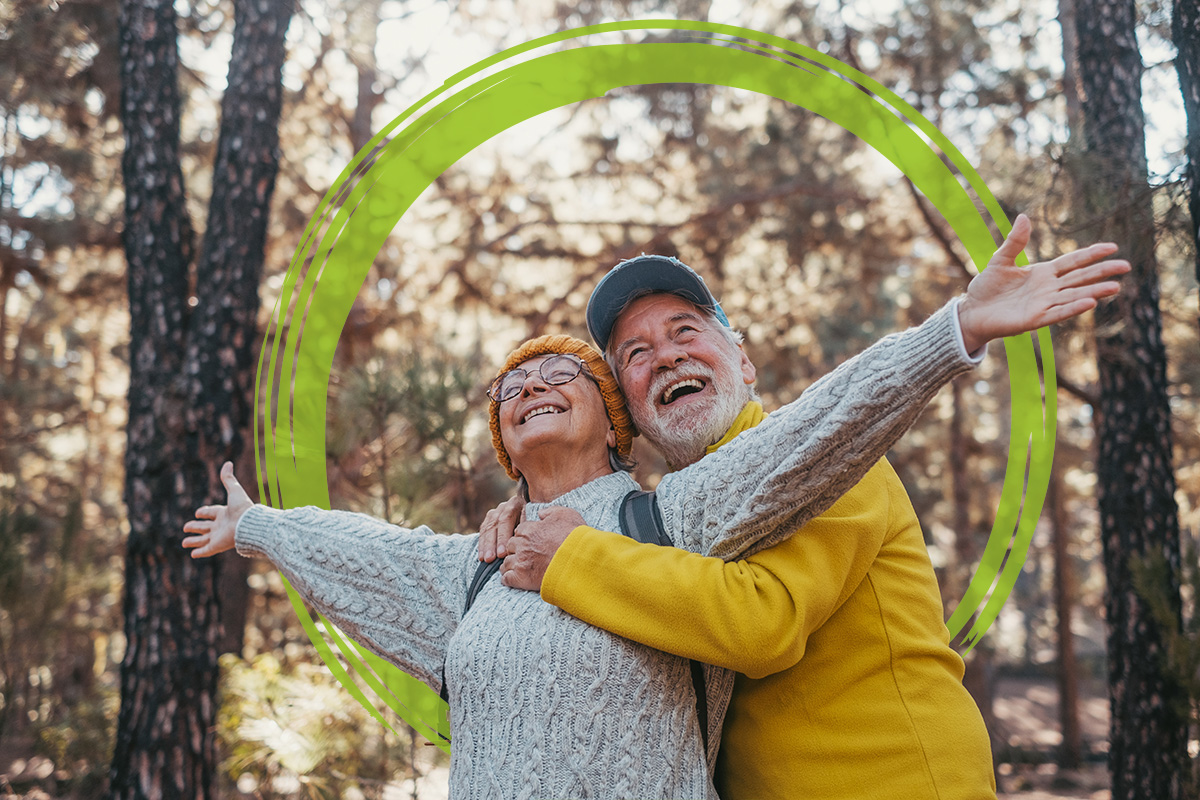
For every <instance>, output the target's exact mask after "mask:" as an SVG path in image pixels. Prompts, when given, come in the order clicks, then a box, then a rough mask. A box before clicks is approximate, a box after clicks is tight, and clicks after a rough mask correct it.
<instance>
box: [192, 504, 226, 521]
mask: <svg viewBox="0 0 1200 800" xmlns="http://www.w3.org/2000/svg"><path fill="white" fill-rule="evenodd" d="M223 508H225V506H200V507H199V508H197V509H196V519H216V518H217V514H218V513H220V511H221V509H223Z"/></svg>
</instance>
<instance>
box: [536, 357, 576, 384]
mask: <svg viewBox="0 0 1200 800" xmlns="http://www.w3.org/2000/svg"><path fill="white" fill-rule="evenodd" d="M582 366H583V363H582V362H581V361H579V360H578V359H575V358H571V357H570V356H567V355H557V356H551V357H550V358H547V359H546V360H545V361H543V362H542V366H541V367H540V368H539V369H538V372H540V373H542V380H544V381H545V382H546V383H548V384H550V385H551V386H558V385H561V384H564V383H566V382H567V381H570V380H573V379H574V378H575V376H577V375H578V374H579V370H580V369H581V368H582Z"/></svg>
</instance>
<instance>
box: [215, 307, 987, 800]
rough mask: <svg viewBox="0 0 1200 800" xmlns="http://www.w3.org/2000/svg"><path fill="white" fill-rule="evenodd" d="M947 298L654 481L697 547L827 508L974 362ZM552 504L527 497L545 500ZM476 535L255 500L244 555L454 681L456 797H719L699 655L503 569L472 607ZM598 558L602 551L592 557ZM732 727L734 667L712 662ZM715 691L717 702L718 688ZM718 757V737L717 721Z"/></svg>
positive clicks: (426, 672) (588, 491) (592, 504)
mask: <svg viewBox="0 0 1200 800" xmlns="http://www.w3.org/2000/svg"><path fill="white" fill-rule="evenodd" d="M956 313H957V311H956V305H955V303H953V302H952V303H950V304H949V305H947V306H946V307H945V308H943V309H942V310H941V311H939V312H937V313H936V314H934V315H933V316H932V317H931V318H930V319H929V320H928V321H926V322H925V323H924V324H923V325H921V326H920V327H918V328H913V329H910V330H908V331H906V332H904V333H902V334H895V335H893V336H890V337H887V338H885V339H883V340H882V341H880V342H879V343H877V344H876V345H874V346H873V347H871V348H870V349H868V350H867V351H865V352H864V353H862V354H861V355H859V356H858V357H856V358H854V359H852V360H850V361H847V362H846V363H845V364H843V365H842V366H841V367H839V368H838V369H837V370H835V371H834V372H832V373H830V374H829V375H827V376H826V377H825V378H823V379H822V380H820V381H818V382H817V383H815V384H813V386H812V387H810V388H809V389H808V391H806V392H805V393H804V395H803V398H802V399H801V400H797V401H795V402H792V403H790V404H788V405H787V406H784V407H783V408H781V409H780V410H779V411H776V412H775V413H774V414H772V415H771V416H770V417H769V418H768V419H767V420H765V421H764V422H763V423H762V424H760V425H759V426H757V427H756V428H754V429H752V430H750V431H747V432H745V433H743V434H742V435H741V436H739V437H738V438H737V439H736V440H735V441H734V442H731V443H730V444H728V445H726V446H725V447H722V448H721V449H720V450H719V451H717V452H716V453H714V454H712V455H709V456H707V457H706V458H704V459H703V460H702V461H700V462H698V463H697V464H694V465H692V466H690V467H688V468H686V469H683V470H680V471H678V472H675V473H671V474H670V475H667V476H666V477H664V478H663V479H662V481H661V482H660V484H659V486H658V498H659V504H660V509H661V511H662V514H663V520H664V522H665V524H666V527H667V530H668V533H669V534H670V535H671V538H672V539H673V540H674V542H675V543H676V544H677V545H678V546H680V547H683V548H686V549H689V550H693V551H696V552H702V553H709V554H712V555H717V556H720V557H721V558H725V559H726V560H729V559H732V558H736V557H740V556H744V555H746V554H748V553H750V552H753V551H755V550H757V549H760V548H762V547H767V546H770V545H771V544H773V543H774V542H776V541H779V540H780V539H782V538H783V537H785V536H787V535H788V534H790V533H791V532H792V531H795V530H796V529H797V528H798V527H799V526H800V525H802V524H803V523H804V522H805V521H807V520H808V519H811V518H812V517H813V516H815V515H816V514H818V513H820V512H821V511H823V510H825V509H826V508H828V507H829V506H830V505H831V504H832V503H833V502H834V501H835V500H836V499H837V498H838V497H839V496H840V495H841V494H842V492H844V491H845V490H846V489H847V488H849V487H850V486H852V485H853V484H854V483H855V482H856V481H858V480H859V478H860V477H861V476H862V475H863V474H864V473H865V472H866V471H867V470H868V469H869V468H870V467H871V465H872V464H874V463H875V461H877V460H878V459H879V458H880V457H881V456H882V455H883V454H884V453H885V452H886V451H887V449H888V448H889V447H890V446H891V445H892V444H893V443H894V442H895V441H896V439H898V438H899V437H900V435H901V434H902V433H903V432H904V431H905V430H907V428H908V427H909V426H910V425H911V424H912V422H913V421H914V420H915V418H916V417H917V415H918V414H919V413H920V412H921V410H922V409H923V408H924V406H925V404H926V403H927V402H928V400H929V399H930V398H931V397H932V396H933V394H934V393H936V391H937V389H938V388H939V387H940V386H941V385H942V384H943V383H945V382H946V381H947V380H949V379H950V378H951V377H953V376H954V375H956V374H958V373H960V372H964V371H966V370H967V369H969V368H970V367H971V366H972V365H973V363H974V362H973V361H972V360H971V359H969V358H967V357H966V354H965V352H963V350H962V346H961V344H960V343H959V341H958V340H957V339H956V334H955V332H954V328H955V325H956ZM633 488H636V484H635V483H634V481H633V480H632V478H630V477H629V476H628V475H627V474H624V473H617V474H612V475H606V476H604V477H602V478H599V479H597V480H595V481H592V482H591V483H588V484H586V485H584V486H582V487H580V488H578V489H575V490H573V491H571V492H568V493H567V494H565V495H563V496H561V497H559V498H557V499H556V500H555V501H554V504H555V505H564V506H569V507H571V508H574V509H575V510H577V511H578V512H579V513H580V514H581V515H582V516H583V518H584V520H585V521H586V522H587V524H588V525H591V526H593V527H596V528H601V529H606V530H618V529H619V521H618V518H617V513H618V508H619V504H620V500H621V498H622V497H623V496H624V495H625V494H626V493H627V492H628V491H629V490H631V489H633ZM541 507H544V506H543V505H541V504H530V505H529V506H528V507H527V509H528V510H527V513H529V514H530V515H531V516H536V514H537V511H538V509H539V508H541ZM477 539H478V535H477V534H475V535H469V536H439V535H436V534H434V533H433V531H431V530H429V529H428V528H425V527H420V528H416V529H413V530H408V529H405V528H399V527H396V526H393V525H388V524H386V523H384V522H381V521H379V520H377V519H374V518H372V517H368V516H365V515H361V514H353V513H348V512H340V511H323V510H320V509H316V508H299V509H294V510H290V511H277V510H274V509H271V508H268V507H264V506H260V505H256V506H254V507H253V508H251V509H250V510H249V511H247V512H246V513H245V514H244V515H243V517H242V519H241V521H240V522H239V524H238V529H237V548H238V552H240V553H241V554H243V555H247V556H252V555H253V556H262V557H265V558H268V559H270V560H271V561H272V562H274V563H275V564H276V566H278V567H279V568H280V569H281V570H282V571H283V573H284V574H285V575H286V576H287V578H288V580H290V581H291V582H292V584H293V585H294V586H295V587H296V589H297V590H298V591H299V592H300V593H301V594H302V595H303V596H304V597H305V598H306V599H307V600H308V601H309V602H311V603H312V604H313V605H314V606H315V607H316V608H317V609H318V610H319V611H321V613H323V614H324V615H325V616H327V617H328V618H329V619H331V620H332V621H333V622H335V623H336V624H337V625H339V626H340V627H341V628H343V629H344V630H345V631H346V632H347V633H348V634H349V635H351V636H353V637H354V638H355V639H357V640H358V641H359V642H361V643H362V644H364V645H365V646H367V647H368V648H370V649H371V650H373V651H374V652H376V653H378V654H380V655H381V656H383V657H384V658H387V659H388V660H389V661H391V662H393V663H395V664H397V665H398V666H400V667H401V668H403V669H405V670H406V671H408V672H409V673H410V674H412V675H414V676H416V677H417V678H418V679H420V680H422V681H423V682H425V683H426V684H428V685H429V686H430V687H432V688H433V689H435V690H437V689H440V683H441V673H442V667H443V664H444V665H445V672H446V681H447V683H448V689H449V697H450V724H451V731H452V735H453V738H454V744H453V747H452V751H451V760H450V791H451V796H452V797H454V798H458V799H465V798H504V799H507V798H520V799H522V800H532V799H534V798H542V799H543V800H566V799H567V798H611V799H612V800H630V799H632V798H637V800H647V799H648V798H664V799H665V800H681V799H682V798H715V797H716V793H715V791H714V790H713V788H712V784H711V780H710V771H709V769H708V767H707V762H706V759H705V755H704V754H703V753H702V744H701V738H700V731H699V726H698V724H697V720H696V715H695V702H694V697H693V692H692V684H691V679H690V675H689V668H688V662H687V661H685V660H683V659H680V658H677V657H675V656H671V655H667V654H665V653H662V652H659V651H656V650H651V649H650V648H647V647H644V646H642V645H638V644H635V643H633V642H630V641H628V640H626V639H623V638H620V637H618V636H615V635H613V634H610V633H608V632H606V631H603V630H600V629H598V628H593V627H591V626H589V625H586V624H584V623H582V622H580V621H578V620H576V619H575V618H573V617H571V616H569V615H567V614H565V613H564V612H562V611H561V610H559V609H558V608H555V607H554V606H551V605H549V604H547V603H545V602H543V601H542V599H541V598H540V597H539V596H538V595H537V594H536V593H534V592H524V591H516V590H512V589H508V588H505V587H504V586H502V585H501V584H500V582H499V580H495V579H494V580H492V581H491V582H490V583H489V584H488V585H487V586H486V587H484V589H483V590H482V591H481V592H480V594H479V597H478V599H477V600H476V602H475V605H474V606H472V608H471V612H470V613H469V614H468V615H467V617H466V618H465V619H464V618H462V606H463V601H464V598H465V596H466V590H467V584H468V582H469V581H470V578H471V576H472V575H473V574H474V572H475V567H476V565H477V563H478V562H477V560H476V541H477ZM596 568H597V569H603V565H601V564H598V565H596ZM707 678H708V681H709V686H708V694H709V698H710V710H709V716H710V720H709V721H710V729H711V730H714V731H717V732H719V730H720V724H721V720H722V719H723V716H724V711H725V707H726V705H727V704H728V699H729V692H730V691H731V689H732V685H733V680H732V678H733V676H732V673H729V672H728V671H725V670H716V669H713V668H709V669H708V670H707ZM714 701H715V702H714ZM709 738H710V741H711V742H712V747H711V748H710V749H711V750H712V751H713V753H710V755H712V754H715V749H716V746H717V745H718V744H719V740H720V736H719V735H710V737H709Z"/></svg>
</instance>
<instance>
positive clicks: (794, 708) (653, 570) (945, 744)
mask: <svg viewBox="0 0 1200 800" xmlns="http://www.w3.org/2000/svg"><path fill="white" fill-rule="evenodd" d="M1028 237H1029V221H1028V219H1027V218H1025V217H1024V216H1021V217H1018V219H1017V222H1016V223H1015V225H1014V228H1013V232H1012V234H1011V235H1010V237H1009V238H1008V239H1007V240H1006V241H1005V243H1004V244H1003V245H1002V246H1001V248H1000V249H999V250H997V252H996V254H995V256H994V257H993V259H992V261H991V262H989V268H990V269H996V270H998V271H999V272H1000V273H1003V274H1004V275H1005V277H1006V279H1008V280H1011V282H1012V291H1013V292H1014V293H1015V294H1014V296H1019V294H1020V293H1021V292H1025V291H1029V290H1030V289H1031V288H1032V287H1031V286H1029V285H1027V284H1026V279H1027V276H1028V275H1030V271H1027V270H1022V269H1019V268H1016V267H1015V261H1014V259H1015V258H1016V256H1017V254H1018V253H1020V251H1021V250H1022V249H1023V248H1024V246H1025V244H1026V243H1027V242H1028ZM1114 249H1115V248H1113V247H1112V246H1111V245H1093V246H1092V247H1090V248H1085V249H1083V250H1079V251H1075V252H1073V253H1069V254H1067V255H1065V256H1062V257H1060V258H1059V259H1055V261H1054V262H1049V265H1051V266H1053V265H1056V264H1058V263H1059V262H1062V263H1063V264H1064V265H1065V264H1066V263H1067V261H1068V260H1070V261H1071V263H1073V264H1079V263H1082V262H1087V263H1096V262H1100V263H1099V264H1097V266H1095V267H1092V268H1091V269H1103V268H1104V266H1105V264H1111V263H1112V262H1104V261H1103V259H1104V258H1106V257H1107V256H1109V255H1111V254H1112V252H1113V250H1114ZM1035 266H1037V267H1039V268H1041V273H1040V274H1050V275H1055V274H1057V272H1058V270H1057V269H1056V268H1051V269H1046V267H1047V265H1046V264H1043V265H1035ZM997 277H999V276H997ZM1097 296H1098V295H1097ZM1095 298H1096V296H1092V297H1091V298H1090V299H1088V298H1081V300H1080V302H1082V303H1084V304H1087V303H1089V302H1090V303H1091V305H1094V304H1095ZM958 312H959V313H958V318H959V319H960V320H962V321H963V322H965V321H966V319H967V318H968V317H969V316H970V315H972V314H975V313H977V306H976V304H975V302H974V298H973V297H972V295H971V293H970V290H968V294H967V296H966V297H964V298H963V300H962V301H961V302H960V304H959V308H958ZM1076 313H1077V312H1076ZM1063 316H1064V317H1065V316H1066V315H1065V314H1064V315H1063ZM1059 318H1063V317H1059ZM587 321H588V328H589V330H590V332H591V334H592V336H593V338H594V339H595V340H596V342H597V344H598V345H599V347H600V349H602V350H603V351H604V353H605V357H606V359H607V360H608V361H609V363H610V365H612V367H613V369H614V372H615V373H616V375H617V377H618V380H619V382H620V384H621V387H622V388H623V390H624V392H625V394H626V397H627V401H628V404H629V410H630V412H631V415H632V417H633V419H634V422H635V423H636V425H637V427H638V429H639V430H640V431H641V433H642V434H644V435H645V436H646V438H647V439H648V440H649V441H650V442H651V444H653V445H654V446H655V447H656V448H657V449H658V450H659V451H660V452H662V453H663V455H664V457H665V458H666V460H667V462H668V463H669V464H670V465H671V466H672V467H674V468H679V467H683V466H685V465H688V464H691V463H694V462H695V461H697V460H699V459H701V458H703V457H704V456H705V455H706V454H708V453H711V452H713V451H714V450H716V449H717V448H719V447H721V446H722V445H724V444H725V443H727V442H728V441H730V440H731V439H733V438H734V437H736V436H738V435H739V434H740V433H741V432H743V431H745V430H747V429H749V428H751V427H754V426H756V425H758V424H759V422H761V421H762V420H763V419H764V417H765V414H764V412H763V408H762V405H761V404H760V403H759V402H758V400H757V398H756V396H755V394H754V391H753V388H752V387H753V382H754V378H755V369H754V365H753V364H752V363H751V362H750V360H749V358H747V356H746V354H745V353H744V351H743V350H742V349H741V346H740V343H739V342H740V337H739V336H738V335H737V334H735V333H733V332H732V331H730V330H729V328H728V322H727V320H726V318H725V315H724V313H723V312H722V311H721V308H720V305H719V304H718V303H717V301H716V299H715V298H714V297H713V296H712V294H711V293H710V291H709V290H708V287H707V286H706V285H705V283H704V281H703V280H702V279H701V278H700V276H698V275H697V274H696V273H695V272H693V271H692V270H691V269H690V268H688V267H687V266H685V265H683V264H682V263H680V262H678V261H676V260H675V259H669V258H664V257H661V256H643V257H640V258H635V259H632V260H630V261H626V262H623V263H621V264H619V265H618V266H616V267H614V268H613V269H612V271H610V272H609V273H608V275H606V276H605V278H604V279H603V280H601V282H600V284H599V285H598V286H597V287H596V290H595V292H594V293H593V295H592V298H591V300H590V301H589V303H588V311H587ZM1049 321H1051V320H1047V322H1049ZM973 322H974V320H973ZM974 328H975V326H974V325H971V326H965V325H964V326H963V327H962V328H960V333H959V335H960V337H961V336H962V333H961V331H962V330H963V329H967V330H971V329H974ZM984 344H985V341H970V340H966V341H963V346H964V348H965V349H966V351H967V352H968V353H972V354H974V353H975V351H976V350H977V349H980V350H981V349H982V346H983V345H984ZM980 355H981V354H980ZM517 509H519V503H516V502H510V503H509V504H507V505H506V506H502V507H501V508H500V509H497V510H496V511H494V512H491V513H490V514H489V519H488V520H487V521H486V522H485V526H484V527H485V531H487V532H488V533H489V535H490V536H494V537H495V538H494V539H491V538H489V537H484V538H483V539H481V545H480V551H481V553H480V556H481V558H483V559H485V560H491V558H492V557H494V556H496V555H500V556H504V555H506V554H507V555H508V558H506V562H505V567H504V582H505V583H506V584H507V585H509V586H514V587H518V588H525V589H531V590H537V589H540V591H541V595H542V597H543V598H544V599H545V600H546V601H547V602H549V603H552V604H554V605H556V606H558V607H560V608H562V609H563V610H564V611H567V612H568V613H570V614H572V615H574V616H576V617H578V618H579V619H581V620H584V621H586V622H589V623H591V624H593V625H596V626H598V627H601V628H605V629H607V630H609V631H612V632H613V633H617V634H619V635H621V636H624V637H627V638H629V639H632V640H634V641H637V642H641V643H643V644H646V645H649V646H651V647H655V648H659V649H661V650H665V651H667V652H670V653H673V654H676V655H681V656H685V657H687V658H692V659H695V660H697V661H700V662H704V663H707V664H712V665H716V666H718V667H725V668H728V669H731V670H734V671H736V672H737V673H738V674H737V676H736V680H735V683H734V690H733V696H732V700H731V701H730V704H729V709H728V714H727V716H726V717H725V723H724V729H723V732H722V736H721V749H720V756H719V760H718V764H717V774H716V782H717V788H718V789H719V791H720V794H721V796H722V797H723V798H727V800H761V799H762V798H786V797H796V798H823V800H837V799H840V798H844V799H845V800H863V799H864V798H904V799H905V800H913V799H915V798H931V799H932V798H938V799H939V800H957V799H960V798H961V799H964V800H965V799H966V798H994V797H995V792H996V787H995V781H994V777H993V771H992V756H991V750H990V745H989V741H988V734H987V730H986V729H985V727H984V724H983V720H982V718H981V716H980V713H979V710H978V708H977V707H976V706H975V703H974V702H973V700H972V699H971V697H970V696H969V695H968V694H967V692H966V690H965V689H964V688H963V686H962V676H963V662H962V659H961V658H959V656H958V655H957V653H955V652H954V651H953V650H952V649H951V648H950V646H949V633H948V631H947V629H946V626H945V623H944V621H943V620H944V618H943V610H942V604H941V600H940V595H939V592H938V585H937V580H936V578H935V576H934V572H933V567H932V565H931V563H930V560H929V555H928V552H927V551H926V548H925V543H924V540H923V537H922V534H921V530H920V526H919V524H918V522H917V518H916V514H915V512H914V511H913V507H912V504H911V502H910V501H909V498H908V496H907V493H906V492H905V490H904V487H903V486H902V485H901V483H900V480H899V478H898V477H897V476H896V473H895V471H894V470H893V469H892V467H891V466H890V465H889V464H888V463H887V461H886V460H881V461H880V462H879V463H878V464H876V465H875V466H874V467H873V468H872V469H871V470H870V471H869V472H868V473H867V475H866V477H864V478H863V480H862V481H861V482H860V483H858V484H857V485H856V486H855V487H854V488H853V489H851V490H850V491H849V492H847V493H846V494H845V495H844V496H842V498H841V499H840V500H838V501H837V502H836V503H835V504H834V505H833V506H832V507H831V508H830V509H829V510H828V511H827V512H826V513H824V514H823V515H821V516H819V517H817V518H816V519H814V520H813V521H811V522H809V523H808V524H807V525H805V526H804V527H803V528H801V529H800V530H799V531H798V532H796V534H795V535H794V536H792V537H791V538H789V539H787V540H786V541H784V542H783V543H781V544H778V545H776V546H774V547H772V548H770V549H768V550H765V551H762V552H759V553H757V554H755V555H753V556H751V557H749V558H747V559H746V560H745V561H741V562H731V563H726V562H723V561H721V560H719V559H714V558H706V557H703V556H699V555H695V554H692V553H686V552H683V551H679V550H675V549H673V548H668V547H657V546H655V545H647V544H640V543H637V542H635V541H633V540H631V539H629V538H626V537H624V536H620V535H618V534H615V533H610V532H605V531H599V530H595V529H593V528H589V527H587V526H586V525H583V524H582V522H581V520H579V519H578V517H577V515H574V514H572V513H571V512H569V511H567V510H565V509H562V510H558V511H556V513H553V514H543V516H542V519H541V521H539V522H529V521H526V522H522V523H521V524H520V525H517V526H516V535H515V537H514V538H512V539H511V540H509V539H508V535H509V534H510V533H511V531H512V529H513V523H514V522H515V521H516V520H515V515H516V514H517V513H518V512H517ZM492 542H494V544H493V543H492ZM715 712H716V713H717V714H719V713H720V712H721V709H716V710H715Z"/></svg>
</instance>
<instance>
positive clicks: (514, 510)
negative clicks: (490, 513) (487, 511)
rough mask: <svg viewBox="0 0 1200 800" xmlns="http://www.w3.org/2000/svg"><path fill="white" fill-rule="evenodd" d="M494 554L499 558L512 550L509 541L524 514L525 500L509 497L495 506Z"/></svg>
mask: <svg viewBox="0 0 1200 800" xmlns="http://www.w3.org/2000/svg"><path fill="white" fill-rule="evenodd" d="M495 511H496V521H497V526H496V555H497V556H498V557H500V558H503V557H504V556H506V555H508V554H509V553H511V552H513V550H512V548H511V546H510V545H509V542H510V541H511V540H512V538H513V536H514V535H515V534H516V530H517V523H519V522H520V521H521V519H522V518H523V517H524V516H525V501H524V500H522V499H521V498H519V497H510V498H509V499H508V500H506V501H504V502H503V503H501V504H500V505H499V506H497V507H496V509H495Z"/></svg>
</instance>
